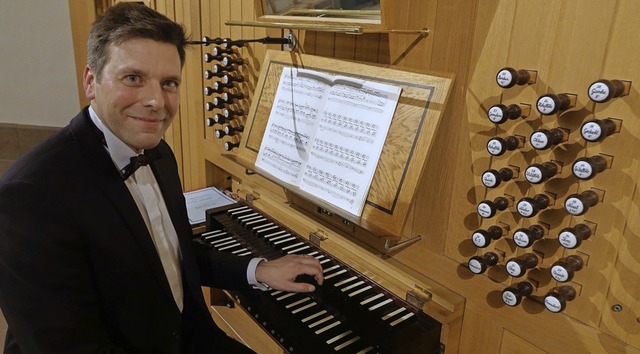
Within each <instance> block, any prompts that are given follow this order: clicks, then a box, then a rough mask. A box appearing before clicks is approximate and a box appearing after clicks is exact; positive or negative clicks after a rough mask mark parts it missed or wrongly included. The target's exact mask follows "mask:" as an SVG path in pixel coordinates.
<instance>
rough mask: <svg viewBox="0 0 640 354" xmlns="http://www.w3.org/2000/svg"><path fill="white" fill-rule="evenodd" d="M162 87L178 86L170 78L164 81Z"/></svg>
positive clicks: (172, 87) (173, 88) (174, 87)
mask: <svg viewBox="0 0 640 354" xmlns="http://www.w3.org/2000/svg"><path fill="white" fill-rule="evenodd" d="M164 87H166V88H167V89H172V90H175V89H176V88H178V83H177V82H175V81H172V80H168V81H165V82H164Z"/></svg>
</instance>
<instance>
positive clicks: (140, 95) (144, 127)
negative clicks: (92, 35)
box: [84, 38, 181, 151]
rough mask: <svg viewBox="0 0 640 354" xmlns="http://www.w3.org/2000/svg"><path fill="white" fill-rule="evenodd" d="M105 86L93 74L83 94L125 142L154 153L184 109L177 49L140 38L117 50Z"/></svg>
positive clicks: (111, 54)
mask: <svg viewBox="0 0 640 354" xmlns="http://www.w3.org/2000/svg"><path fill="white" fill-rule="evenodd" d="M108 50H109V61H108V62H107V63H106V65H105V66H104V69H103V71H102V76H101V78H100V80H98V79H97V78H96V77H95V74H94V73H93V72H92V71H91V69H90V68H88V67H87V68H86V69H85V72H84V88H85V93H86V95H87V98H88V99H89V100H90V101H91V106H92V107H93V109H94V110H95V111H96V113H97V114H98V116H99V117H100V119H102V121H103V123H104V124H105V125H106V126H107V127H108V128H109V130H111V131H112V132H113V133H114V134H115V135H116V136H117V137H118V138H120V140H122V141H123V142H125V143H126V144H127V145H129V146H130V147H131V148H133V149H134V150H136V151H140V150H143V149H151V148H154V147H155V146H156V145H158V142H159V141H160V139H161V138H162V136H163V135H164V133H165V132H166V131H167V128H169V125H170V124H171V122H172V121H173V118H174V117H175V115H176V113H177V111H178V105H179V104H180V93H179V90H178V86H179V84H180V79H181V76H180V75H181V65H180V57H179V55H178V50H177V49H176V47H175V46H174V45H172V44H168V43H162V42H157V41H154V40H151V39H141V38H135V39H130V40H127V41H125V42H123V43H122V44H119V45H115V44H112V45H111V46H110V48H109V49H108Z"/></svg>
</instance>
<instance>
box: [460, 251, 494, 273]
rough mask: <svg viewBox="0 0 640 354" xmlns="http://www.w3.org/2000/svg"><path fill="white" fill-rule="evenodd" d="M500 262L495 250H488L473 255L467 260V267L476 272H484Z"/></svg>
mask: <svg viewBox="0 0 640 354" xmlns="http://www.w3.org/2000/svg"><path fill="white" fill-rule="evenodd" d="M496 264H498V255H497V254H495V253H493V252H487V253H485V254H484V255H482V256H473V257H471V259H469V262H467V267H469V270H470V271H471V272H472V273H474V274H482V273H484V272H485V271H486V270H487V268H488V267H491V266H494V265H496Z"/></svg>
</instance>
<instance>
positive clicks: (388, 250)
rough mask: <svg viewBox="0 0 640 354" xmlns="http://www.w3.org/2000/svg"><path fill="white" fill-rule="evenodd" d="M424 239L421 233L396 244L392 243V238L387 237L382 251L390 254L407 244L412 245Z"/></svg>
mask: <svg viewBox="0 0 640 354" xmlns="http://www.w3.org/2000/svg"><path fill="white" fill-rule="evenodd" d="M420 240H422V236H420V235H416V237H413V238H410V239H408V240H406V241H402V242H398V243H396V244H393V245H392V244H391V240H389V239H387V240H385V241H384V248H383V250H382V252H383V253H384V254H385V255H389V254H390V253H393V252H395V251H398V250H401V249H403V248H405V247H407V246H411V245H412V244H414V243H416V242H418V241H420Z"/></svg>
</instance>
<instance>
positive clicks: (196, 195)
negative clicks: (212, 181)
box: [184, 187, 235, 225]
mask: <svg viewBox="0 0 640 354" xmlns="http://www.w3.org/2000/svg"><path fill="white" fill-rule="evenodd" d="M184 199H185V203H186V205H187V216H188V217H189V223H191V225H196V224H199V223H203V222H205V221H206V220H205V218H206V211H207V209H211V208H216V207H219V206H223V205H229V204H233V203H235V200H233V199H231V198H229V197H227V196H226V195H225V194H224V193H223V192H222V191H220V190H218V189H217V188H214V187H207V188H203V189H197V190H194V191H190V192H185V193H184Z"/></svg>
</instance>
